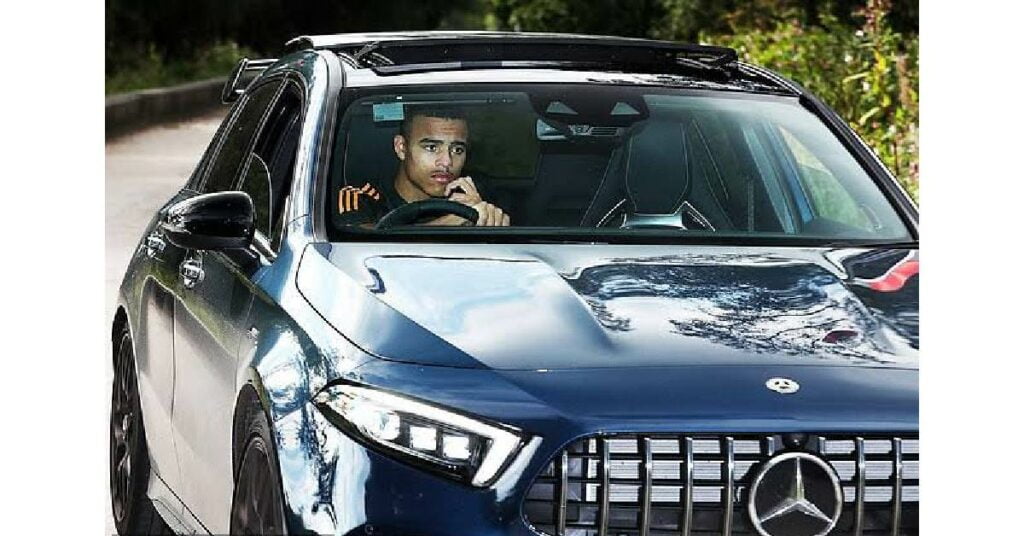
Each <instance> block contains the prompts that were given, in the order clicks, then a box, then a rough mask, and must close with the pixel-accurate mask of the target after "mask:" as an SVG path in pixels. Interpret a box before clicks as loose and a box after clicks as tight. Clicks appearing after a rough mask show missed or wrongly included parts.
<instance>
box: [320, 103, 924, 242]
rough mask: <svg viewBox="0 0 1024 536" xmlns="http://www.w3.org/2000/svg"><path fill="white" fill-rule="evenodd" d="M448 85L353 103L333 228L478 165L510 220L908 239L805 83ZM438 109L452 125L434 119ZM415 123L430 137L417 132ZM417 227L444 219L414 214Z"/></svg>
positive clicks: (638, 230) (344, 122) (533, 227)
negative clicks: (745, 87)
mask: <svg viewBox="0 0 1024 536" xmlns="http://www.w3.org/2000/svg"><path fill="white" fill-rule="evenodd" d="M445 89H446V91H444V92H440V91H439V89H435V90H433V91H430V90H417V91H411V90H410V91H407V92H403V93H390V94H366V95H365V96H363V97H361V98H357V99H354V100H353V102H351V104H350V105H349V106H348V107H347V109H345V110H343V112H342V113H343V114H344V115H343V117H342V119H341V121H339V129H340V130H339V135H338V136H336V138H335V139H336V144H337V145H336V147H335V151H334V153H333V154H334V159H333V161H332V167H331V185H330V188H331V190H330V195H328V196H327V197H328V201H327V206H326V207H325V208H326V211H327V214H328V222H329V227H330V229H331V232H332V233H333V236H334V237H337V238H339V239H341V238H342V237H344V236H345V233H346V232H347V231H358V232H366V229H368V228H370V227H372V226H373V224H374V223H375V222H376V221H378V220H379V218H380V217H382V216H383V215H384V214H386V213H387V212H390V211H392V210H394V209H395V208H396V207H398V206H402V205H404V204H406V203H408V202H409V201H415V200H417V199H418V197H416V196H417V195H419V196H420V197H423V195H424V194H425V195H427V196H430V197H434V198H445V197H446V196H448V197H452V196H453V195H454V194H458V193H459V192H458V191H454V192H450V191H448V190H449V188H448V187H447V184H448V183H451V182H453V181H455V180H458V178H460V177H470V178H471V179H472V181H473V183H474V184H475V186H476V188H477V189H478V190H479V195H480V198H482V200H483V201H486V202H489V203H491V204H493V205H496V206H498V207H500V208H501V209H502V210H503V211H504V212H505V213H507V214H508V215H509V216H510V220H511V222H510V223H511V227H512V229H511V230H509V231H505V232H512V233H516V232H520V233H522V235H523V236H529V235H531V233H533V234H536V233H537V232H539V230H542V229H544V230H555V231H564V232H567V233H575V234H585V235H586V234H590V235H595V236H596V235H635V236H652V235H654V234H659V235H660V234H665V235H668V236H684V235H693V236H698V235H699V236H705V237H712V238H714V237H722V238H727V239H729V240H730V243H735V242H736V241H737V239H740V240H742V239H743V238H744V237H773V238H778V239H783V240H785V239H787V238H794V239H805V238H812V239H821V240H846V239H849V240H892V241H902V240H909V239H910V235H909V233H908V231H907V229H906V227H905V226H904V225H903V223H902V220H901V218H900V217H899V215H898V213H897V212H896V211H895V209H894V208H893V207H892V205H891V204H890V203H889V201H888V200H887V199H886V197H885V196H884V195H883V193H882V192H881V191H880V190H879V188H878V186H877V185H876V184H875V182H874V181H873V180H872V178H871V177H870V176H869V175H868V174H867V172H866V171H865V170H864V168H863V167H862V166H860V164H859V163H858V162H857V161H856V159H855V158H854V157H853V156H852V155H851V154H850V153H849V151H847V150H846V149H845V147H844V146H843V145H842V144H841V143H840V142H839V140H837V139H836V138H835V136H834V135H833V134H832V133H831V131H830V130H829V129H828V128H827V127H826V126H825V125H824V124H823V123H821V121H820V120H819V119H817V118H816V117H815V116H814V115H813V114H811V113H810V112H809V111H807V110H806V109H804V108H803V107H802V106H801V105H800V104H799V102H798V100H797V99H795V98H791V97H781V96H768V95H749V94H738V93H733V94H730V93H725V92H708V91H689V90H668V89H653V88H642V87H615V86H601V87H598V86H584V85H558V86H555V85H525V84H522V85H515V86H505V87H501V88H496V90H495V91H487V92H484V91H479V90H477V91H465V92H458V91H451V89H452V88H445ZM499 89H500V90H499ZM428 123H430V124H431V125H439V126H438V127H437V128H440V129H441V130H438V131H437V132H436V135H435V134H432V133H430V132H428V131H426V130H423V129H424V128H428V127H427V126H426V125H427V124H428ZM445 125H447V127H445ZM429 128H434V127H429ZM445 128H448V129H449V131H451V132H458V134H457V135H456V138H458V140H456V141H462V142H464V143H463V145H465V148H464V149H459V148H458V147H456V149H457V150H458V151H464V154H461V153H459V152H458V151H456V152H446V151H445V150H440V149H439V148H444V147H449V145H447V143H448V142H445V141H444V140H446V139H448V138H446V136H447V134H445V132H447V131H445V130H444V129H445ZM416 129H419V130H416ZM414 131H415V132H418V134H415V137H417V139H406V138H408V137H409V136H413V134H412V132H414ZM460 136H461V137H460ZM433 138H438V139H437V140H434V141H437V142H438V143H440V145H437V147H434V145H436V144H434V143H433V141H432V140H433ZM462 138H464V140H463V139H462ZM452 143H455V142H454V141H453V142H452ZM456 145H457V144H456ZM413 146H415V147H418V148H419V149H422V151H421V152H423V154H425V155H427V156H425V157H422V158H421V157H420V156H416V153H415V151H413V150H412V149H409V147H413ZM451 147H455V145H451ZM435 155H436V156H435ZM431 159H434V160H431ZM423 162H426V164H423ZM417 166H418V167H417ZM431 181H434V182H431ZM434 183H441V184H444V185H446V186H445V188H438V187H436V186H437V184H434ZM410 185H412V186H410ZM414 187H415V188H419V192H420V193H417V191H416V190H415V189H414ZM410 192H412V194H414V195H410ZM453 198H454V197H453ZM368 206H369V207H371V209H367V207H368ZM355 213H359V214H358V216H359V217H353V216H354V214H355ZM409 223H414V222H409ZM419 223H424V221H422V220H421V221H420V222H419ZM427 223H432V222H427ZM467 229H469V228H468V227H467ZM517 229H519V231H517ZM419 231H422V232H430V231H431V229H430V228H429V227H427V226H407V227H404V228H402V229H401V232H403V233H409V232H419ZM373 232H381V233H383V232H387V231H373Z"/></svg>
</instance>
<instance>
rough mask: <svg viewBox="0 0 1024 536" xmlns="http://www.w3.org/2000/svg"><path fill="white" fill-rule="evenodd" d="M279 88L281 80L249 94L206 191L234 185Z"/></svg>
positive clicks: (206, 185) (216, 159)
mask: <svg viewBox="0 0 1024 536" xmlns="http://www.w3.org/2000/svg"><path fill="white" fill-rule="evenodd" d="M279 87H280V84H278V83H271V84H265V85H262V86H260V87H258V88H255V89H254V90H253V91H252V92H250V93H248V94H247V96H246V101H245V103H244V104H243V107H242V110H241V111H240V112H239V113H238V115H237V116H236V118H235V121H234V123H232V124H231V126H230V128H229V130H228V131H227V133H226V135H225V137H224V142H223V143H222V144H221V147H220V150H219V151H218V152H217V156H216V158H215V159H214V160H213V162H212V165H211V166H210V171H209V174H208V175H207V177H206V182H205V184H204V185H203V187H202V191H204V192H220V191H224V190H230V189H231V188H233V187H234V185H235V181H236V179H237V178H238V176H239V173H240V170H241V167H242V164H243V163H244V160H243V159H244V158H245V157H246V156H248V154H249V151H250V150H251V147H252V141H253V138H254V136H255V134H256V132H257V130H258V129H259V127H260V125H261V124H262V121H263V118H264V116H265V115H266V111H267V106H269V105H270V102H271V101H272V100H273V98H274V95H275V93H276V92H277V89H278V88H279Z"/></svg>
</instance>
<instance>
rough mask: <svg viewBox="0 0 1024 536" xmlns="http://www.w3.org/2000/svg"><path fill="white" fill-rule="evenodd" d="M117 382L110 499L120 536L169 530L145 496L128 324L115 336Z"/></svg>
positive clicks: (145, 456) (144, 454) (145, 459)
mask: <svg viewBox="0 0 1024 536" xmlns="http://www.w3.org/2000/svg"><path fill="white" fill-rule="evenodd" d="M114 342H115V349H114V352H115V354H114V382H113V385H112V389H111V391H112V392H111V402H110V464H109V468H110V502H111V505H110V506H111V512H112V514H113V517H114V527H115V528H116V529H117V533H118V534H120V535H121V536H128V535H131V536H136V535H152V534H170V530H169V529H168V528H167V525H166V524H164V521H163V519H162V518H161V517H160V515H159V514H158V513H157V511H156V508H154V507H153V503H152V501H150V499H149V497H147V496H146V488H147V486H148V485H149V451H148V450H147V449H146V431H145V430H144V429H143V426H142V407H141V405H140V404H139V385H138V381H137V380H136V376H135V354H134V351H133V349H132V338H131V334H130V333H129V332H128V328H127V326H125V327H123V328H122V331H121V333H120V336H118V337H117V338H115V339H114Z"/></svg>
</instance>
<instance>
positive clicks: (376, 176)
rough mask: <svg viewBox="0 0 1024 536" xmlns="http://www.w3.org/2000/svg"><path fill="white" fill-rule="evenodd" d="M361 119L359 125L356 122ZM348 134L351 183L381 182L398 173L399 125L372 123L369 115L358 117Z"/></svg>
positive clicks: (347, 161) (347, 167)
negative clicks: (397, 138)
mask: <svg viewBox="0 0 1024 536" xmlns="http://www.w3.org/2000/svg"><path fill="white" fill-rule="evenodd" d="M357 121H358V124H356V123H357ZM352 123H353V124H352V127H351V128H349V129H348V132H349V133H357V134H352V135H349V136H347V138H348V139H347V140H346V142H347V148H346V151H345V156H346V158H345V179H347V181H348V184H349V185H353V184H355V185H357V186H358V185H360V184H363V183H365V182H366V181H381V180H386V179H389V178H391V177H394V176H395V172H397V171H398V158H397V157H395V150H394V137H395V134H398V125H397V124H393V125H382V124H376V123H373V121H372V120H371V118H370V117H369V116H366V117H357V118H356V119H355V120H353V122H352Z"/></svg>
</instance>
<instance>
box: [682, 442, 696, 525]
mask: <svg viewBox="0 0 1024 536" xmlns="http://www.w3.org/2000/svg"><path fill="white" fill-rule="evenodd" d="M683 443H684V451H685V452H684V456H686V459H685V460H683V463H684V464H685V466H686V468H685V471H686V488H685V489H684V491H683V495H684V497H685V498H684V500H683V512H682V517H683V520H682V522H681V523H680V525H681V528H682V531H681V533H682V536H690V528H691V525H692V524H693V438H692V437H686V438H683Z"/></svg>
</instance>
